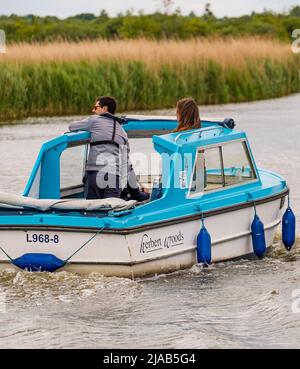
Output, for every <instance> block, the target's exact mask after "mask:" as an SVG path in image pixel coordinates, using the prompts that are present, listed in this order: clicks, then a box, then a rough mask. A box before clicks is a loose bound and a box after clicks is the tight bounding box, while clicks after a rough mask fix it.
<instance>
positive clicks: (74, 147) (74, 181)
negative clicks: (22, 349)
mask: <svg viewBox="0 0 300 369" xmlns="http://www.w3.org/2000/svg"><path fill="white" fill-rule="evenodd" d="M177 124H178V122H177V121H176V119H175V117H160V116H126V117H125V120H124V125H123V128H124V129H125V130H126V131H127V133H128V135H129V137H130V138H135V139H138V138H152V142H153V147H154V150H155V151H156V153H158V154H159V156H160V158H161V173H158V174H155V176H154V175H152V174H151V173H147V175H145V176H140V182H141V183H142V186H143V187H144V188H148V191H149V192H150V193H151V196H150V199H149V200H148V201H144V202H142V203H138V202H136V201H134V200H130V199H126V200H125V199H116V198H112V199H102V200H101V199H99V200H86V199H84V183H83V174H84V172H85V163H86V158H87V155H88V150H89V143H90V133H89V132H73V133H71V132H68V133H65V134H63V135H61V136H60V137H57V138H55V139H52V140H51V141H49V142H46V143H44V144H43V145H42V148H41V150H40V153H39V155H38V157H37V160H36V162H35V165H34V167H33V170H32V173H31V175H30V177H29V180H28V183H27V186H26V188H25V190H24V193H23V195H15V194H9V193H3V192H1V193H0V266H1V268H9V267H13V268H16V269H17V270H20V269H25V270H29V271H47V272H53V271H57V270H58V271H61V270H65V271H70V272H76V273H89V272H99V273H101V274H103V275H105V276H119V277H129V278H136V277H143V276H148V275H155V274H160V273H168V272H173V271H177V270H180V269H185V268H189V267H191V266H193V265H194V264H197V263H198V262H200V261H201V259H200V260H199V252H198V251H199V250H198V248H199V232H200V231H201V229H202V228H203V225H205V229H206V230H207V233H209V236H210V241H211V242H210V243H209V248H210V249H209V252H210V253H211V261H212V262H220V261H226V260H232V259H236V258H241V257H247V256H250V255H252V256H253V255H254V251H255V250H254V248H253V229H252V228H251V225H252V222H253V217H254V216H256V215H259V219H260V220H261V222H262V223H263V233H264V235H263V236H264V239H265V244H266V248H268V247H270V246H271V245H272V244H273V241H274V238H275V235H276V230H277V228H278V226H279V224H280V223H281V218H282V213H283V211H284V209H285V207H286V206H285V199H286V197H287V196H288V194H289V189H288V186H287V183H286V181H285V180H284V178H282V177H281V176H280V175H278V174H276V173H273V172H271V171H269V170H265V169H259V168H257V166H256V163H255V160H254V156H253V153H252V151H251V147H250V144H249V141H248V138H247V135H246V133H245V132H242V131H238V130H237V129H236V127H235V122H234V121H233V119H230V118H229V119H223V118H222V119H203V120H202V127H201V128H200V129H195V130H190V131H183V132H172V131H173V130H174V128H175V127H176V126H177ZM200 241H201V240H200ZM200 243H201V242H200Z"/></svg>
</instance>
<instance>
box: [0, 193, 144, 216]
mask: <svg viewBox="0 0 300 369" xmlns="http://www.w3.org/2000/svg"><path fill="white" fill-rule="evenodd" d="M136 203H137V202H136V201H135V200H130V201H125V200H122V199H118V198H108V199H99V200H84V199H83V200H74V199H34V198H32V197H25V196H21V195H14V194H10V193H4V192H0V208H1V207H2V208H17V209H24V208H30V209H36V210H40V211H47V210H51V209H53V210H85V211H109V210H114V211H122V210H127V209H131V208H133V207H134V206H135V205H136Z"/></svg>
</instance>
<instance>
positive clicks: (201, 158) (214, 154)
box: [190, 147, 224, 195]
mask: <svg viewBox="0 0 300 369" xmlns="http://www.w3.org/2000/svg"><path fill="white" fill-rule="evenodd" d="M223 185H224V178H223V170H222V162H221V149H220V148H219V147H214V148H208V149H206V150H199V151H198V154H197V158H196V163H195V168H194V173H193V178H192V185H191V188H190V194H191V195H193V194H197V193H201V192H203V191H212V190H216V189H218V188H222V187H223Z"/></svg>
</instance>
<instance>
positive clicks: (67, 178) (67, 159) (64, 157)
mask: <svg viewBox="0 0 300 369" xmlns="http://www.w3.org/2000/svg"><path fill="white" fill-rule="evenodd" d="M87 149H88V145H81V146H74V147H69V148H67V149H66V150H65V151H64V152H63V153H62V154H61V157H60V188H61V189H67V188H71V187H77V186H82V184H83V177H84V173H85V164H86V157H87Z"/></svg>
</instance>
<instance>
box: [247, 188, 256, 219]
mask: <svg viewBox="0 0 300 369" xmlns="http://www.w3.org/2000/svg"><path fill="white" fill-rule="evenodd" d="M248 196H249V197H250V200H251V201H252V202H253V207H254V214H255V216H257V212H256V204H255V201H254V199H253V196H252V194H251V193H250V192H248Z"/></svg>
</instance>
